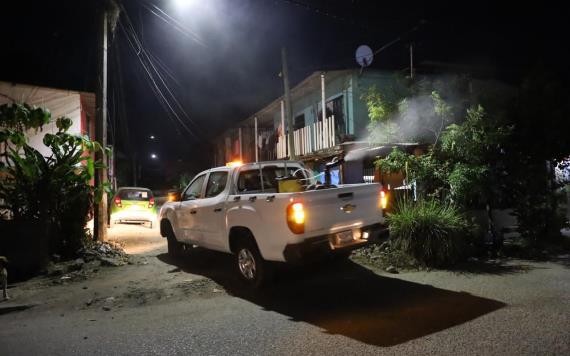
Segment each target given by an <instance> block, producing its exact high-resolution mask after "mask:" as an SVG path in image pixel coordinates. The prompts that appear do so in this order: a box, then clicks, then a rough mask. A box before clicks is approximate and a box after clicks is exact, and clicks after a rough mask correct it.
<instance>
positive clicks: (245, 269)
mask: <svg viewBox="0 0 570 356" xmlns="http://www.w3.org/2000/svg"><path fill="white" fill-rule="evenodd" d="M235 258H236V266H237V272H238V274H239V276H240V278H241V280H243V281H244V282H245V283H246V284H247V285H249V286H251V287H253V288H259V287H261V286H263V285H264V284H266V283H267V281H268V280H269V274H270V271H269V266H268V264H267V262H266V261H265V260H264V259H263V257H261V254H260V253H259V249H258V248H257V245H256V244H255V242H253V241H252V240H251V239H240V241H239V242H238V243H237V244H236V249H235Z"/></svg>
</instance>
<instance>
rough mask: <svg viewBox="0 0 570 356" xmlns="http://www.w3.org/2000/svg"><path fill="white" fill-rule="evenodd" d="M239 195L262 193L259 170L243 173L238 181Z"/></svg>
mask: <svg viewBox="0 0 570 356" xmlns="http://www.w3.org/2000/svg"><path fill="white" fill-rule="evenodd" d="M237 190H238V194H249V193H260V192H261V180H260V179H259V169H252V170H247V171H241V172H240V173H239V177H238V181H237Z"/></svg>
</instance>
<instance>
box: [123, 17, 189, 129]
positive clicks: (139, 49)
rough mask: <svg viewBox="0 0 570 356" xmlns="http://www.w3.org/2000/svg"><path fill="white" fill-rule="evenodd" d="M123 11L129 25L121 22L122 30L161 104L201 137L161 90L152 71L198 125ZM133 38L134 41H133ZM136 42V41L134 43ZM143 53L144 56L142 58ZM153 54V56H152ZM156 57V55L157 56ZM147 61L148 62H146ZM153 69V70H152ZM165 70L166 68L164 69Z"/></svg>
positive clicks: (179, 105)
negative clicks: (185, 121)
mask: <svg viewBox="0 0 570 356" xmlns="http://www.w3.org/2000/svg"><path fill="white" fill-rule="evenodd" d="M123 12H124V13H125V18H126V21H127V25H128V27H125V26H124V25H123V24H122V22H119V25H120V27H121V29H122V31H123V32H124V34H125V36H126V37H127V40H128V42H129V44H130V45H131V48H133V50H134V51H135V53H136V55H137V58H138V59H139V62H140V63H141V65H142V67H143V69H144V70H145V72H146V73H147V75H148V79H149V80H150V81H149V84H150V85H151V88H152V89H153V92H154V93H155V95H156V96H157V98H159V101H160V102H161V104H163V107H164V106H166V108H167V112H169V113H171V114H172V116H174V118H175V119H176V120H177V121H178V122H179V123H180V125H181V126H183V127H184V128H185V129H186V130H187V131H188V132H189V133H190V134H192V135H193V136H194V137H195V138H196V139H200V138H199V137H198V135H196V134H195V133H194V132H193V130H191V129H190V128H189V127H188V126H187V125H186V124H185V123H184V121H183V120H182V119H181V118H180V116H179V115H178V113H177V112H176V110H175V109H174V108H173V105H171V104H170V102H169V100H168V99H167V97H166V95H165V94H164V93H162V91H161V90H160V87H159V85H158V84H157V81H156V79H155V78H154V75H153V74H152V72H154V73H155V75H156V76H157V77H158V80H159V82H160V84H162V86H163V87H164V88H165V89H166V91H167V93H168V94H169V96H170V98H171V99H172V100H173V101H174V104H175V106H176V107H177V108H178V110H180V111H181V112H182V113H183V115H184V117H185V118H186V119H187V120H188V121H189V122H190V123H191V124H193V125H194V126H197V125H196V123H195V122H194V121H193V120H192V119H191V118H190V117H189V116H188V114H187V113H186V111H185V110H184V108H183V107H182V105H181V104H180V102H179V101H178V99H177V98H176V96H175V95H174V93H173V92H172V90H171V89H170V88H169V86H168V84H167V83H166V81H165V79H164V77H163V76H162V74H161V73H160V70H159V69H158V68H157V66H156V65H155V63H154V61H153V58H152V57H155V56H154V55H152V54H150V52H149V51H148V50H147V49H146V48H145V47H144V45H143V44H142V42H141V41H140V40H139V38H138V36H137V34H136V31H135V29H134V26H133V24H132V22H131V21H130V18H129V16H128V14H127V13H126V10H125V9H124V7H123ZM131 38H132V41H131ZM133 42H134V43H133ZM135 44H136V47H135ZM141 54H142V56H143V57H144V60H143V58H141ZM151 56H152V57H151ZM155 58H156V57H155ZM145 61H146V62H147V63H148V64H147V63H145ZM158 66H159V67H161V65H160V64H159V65H158ZM151 69H152V72H151ZM163 70H164V69H163ZM165 72H166V71H165ZM167 75H169V76H170V77H172V78H173V75H171V74H170V73H167Z"/></svg>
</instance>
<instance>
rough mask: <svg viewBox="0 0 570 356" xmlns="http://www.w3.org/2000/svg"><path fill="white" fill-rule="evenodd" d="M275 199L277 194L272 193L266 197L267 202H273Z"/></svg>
mask: <svg viewBox="0 0 570 356" xmlns="http://www.w3.org/2000/svg"><path fill="white" fill-rule="evenodd" d="M273 200H275V195H270V196H268V197H267V198H265V201H266V202H272V201H273Z"/></svg>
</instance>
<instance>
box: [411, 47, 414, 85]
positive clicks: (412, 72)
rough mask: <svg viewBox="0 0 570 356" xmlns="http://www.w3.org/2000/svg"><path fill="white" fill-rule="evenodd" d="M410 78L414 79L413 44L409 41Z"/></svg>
mask: <svg viewBox="0 0 570 356" xmlns="http://www.w3.org/2000/svg"><path fill="white" fill-rule="evenodd" d="M410 79H414V45H413V44H412V43H410Z"/></svg>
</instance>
